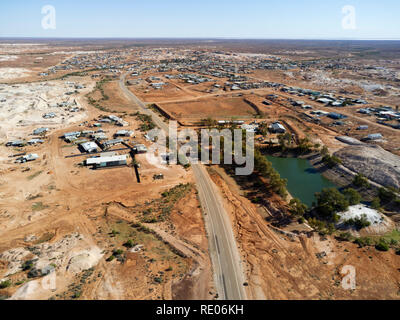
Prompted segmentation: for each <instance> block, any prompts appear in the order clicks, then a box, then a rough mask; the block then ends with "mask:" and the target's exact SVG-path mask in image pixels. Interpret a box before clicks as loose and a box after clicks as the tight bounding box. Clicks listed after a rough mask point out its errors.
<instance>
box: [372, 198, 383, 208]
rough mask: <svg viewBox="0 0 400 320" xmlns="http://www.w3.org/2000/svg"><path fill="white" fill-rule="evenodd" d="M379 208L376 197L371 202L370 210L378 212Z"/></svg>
mask: <svg viewBox="0 0 400 320" xmlns="http://www.w3.org/2000/svg"><path fill="white" fill-rule="evenodd" d="M380 207H381V200H380V199H379V198H378V197H376V198H374V199H373V200H372V202H371V208H373V209H375V210H379V209H380Z"/></svg>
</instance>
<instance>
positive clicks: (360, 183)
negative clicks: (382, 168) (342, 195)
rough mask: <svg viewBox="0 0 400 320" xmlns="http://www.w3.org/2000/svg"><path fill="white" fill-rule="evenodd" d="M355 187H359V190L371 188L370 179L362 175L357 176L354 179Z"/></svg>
mask: <svg viewBox="0 0 400 320" xmlns="http://www.w3.org/2000/svg"><path fill="white" fill-rule="evenodd" d="M353 185H355V186H356V187H359V188H369V186H370V185H369V182H368V179H367V178H366V177H365V176H364V175H363V174H361V173H359V174H357V175H356V176H355V177H354V180H353Z"/></svg>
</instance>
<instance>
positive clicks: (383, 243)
mask: <svg viewBox="0 0 400 320" xmlns="http://www.w3.org/2000/svg"><path fill="white" fill-rule="evenodd" d="M375 248H376V249H377V250H379V251H389V245H388V243H387V242H386V241H385V239H380V240H379V242H378V243H377V244H376V245H375Z"/></svg>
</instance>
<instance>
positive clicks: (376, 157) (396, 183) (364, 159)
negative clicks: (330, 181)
mask: <svg viewBox="0 0 400 320" xmlns="http://www.w3.org/2000/svg"><path fill="white" fill-rule="evenodd" d="M335 155H336V156H337V157H339V158H340V159H341V160H342V162H343V165H344V166H345V167H347V168H349V169H350V170H352V171H355V172H357V173H362V174H363V175H365V176H366V177H367V178H368V179H370V180H372V181H374V182H376V183H379V184H381V185H383V186H392V187H395V188H400V157H399V156H396V155H394V154H392V153H390V152H388V151H386V150H384V149H382V148H381V147H379V146H375V145H354V146H350V147H346V148H343V149H341V150H339V151H338V152H336V153H335Z"/></svg>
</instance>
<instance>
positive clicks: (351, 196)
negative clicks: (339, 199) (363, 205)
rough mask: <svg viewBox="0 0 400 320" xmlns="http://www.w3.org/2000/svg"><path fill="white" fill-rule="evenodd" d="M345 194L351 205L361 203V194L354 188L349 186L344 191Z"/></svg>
mask: <svg viewBox="0 0 400 320" xmlns="http://www.w3.org/2000/svg"><path fill="white" fill-rule="evenodd" d="M343 194H344V196H345V197H346V199H347V201H349V204H350V205H351V206H354V205H356V204H359V203H360V201H361V195H360V194H359V193H358V192H357V191H356V190H354V189H353V188H348V189H346V190H344V191H343Z"/></svg>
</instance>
